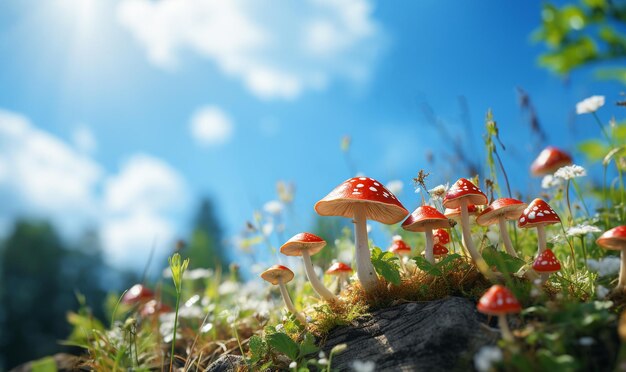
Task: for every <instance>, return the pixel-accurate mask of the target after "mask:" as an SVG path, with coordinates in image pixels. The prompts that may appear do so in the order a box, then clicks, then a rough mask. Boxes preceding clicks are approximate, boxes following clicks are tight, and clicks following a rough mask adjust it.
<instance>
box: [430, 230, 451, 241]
mask: <svg viewBox="0 0 626 372" xmlns="http://www.w3.org/2000/svg"><path fill="white" fill-rule="evenodd" d="M433 243H435V244H443V245H446V244H448V243H450V234H448V232H447V231H446V229H435V230H433Z"/></svg>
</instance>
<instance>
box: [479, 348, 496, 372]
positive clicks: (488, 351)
mask: <svg viewBox="0 0 626 372" xmlns="http://www.w3.org/2000/svg"><path fill="white" fill-rule="evenodd" d="M501 360H502V350H500V348H498V347H496V346H483V347H481V348H480V350H478V352H477V353H476V355H474V367H476V369H477V370H478V371H480V372H487V371H489V370H490V369H491V365H492V364H494V363H496V362H499V361H501Z"/></svg>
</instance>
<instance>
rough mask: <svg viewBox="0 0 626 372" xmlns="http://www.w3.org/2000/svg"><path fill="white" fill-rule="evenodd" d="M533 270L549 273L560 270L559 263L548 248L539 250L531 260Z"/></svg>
mask: <svg viewBox="0 0 626 372" xmlns="http://www.w3.org/2000/svg"><path fill="white" fill-rule="evenodd" d="M533 270H535V271H536V272H538V273H543V274H551V273H555V272H557V271H559V270H561V263H560V262H559V259H558V258H556V256H555V255H554V252H552V250H551V249H550V248H548V249H546V250H545V251H543V252H541V254H540V255H539V256H537V258H536V259H535V262H533Z"/></svg>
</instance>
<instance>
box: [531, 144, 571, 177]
mask: <svg viewBox="0 0 626 372" xmlns="http://www.w3.org/2000/svg"><path fill="white" fill-rule="evenodd" d="M570 164H572V157H571V156H570V155H569V154H568V153H566V152H565V151H563V150H560V149H558V148H556V147H554V146H548V147H546V148H545V149H543V151H541V153H539V156H537V159H535V161H533V163H532V165H531V166H530V173H531V174H532V175H533V176H542V175H544V174H550V173H554V172H555V171H556V170H557V169H559V168H561V167H564V166H566V165H570Z"/></svg>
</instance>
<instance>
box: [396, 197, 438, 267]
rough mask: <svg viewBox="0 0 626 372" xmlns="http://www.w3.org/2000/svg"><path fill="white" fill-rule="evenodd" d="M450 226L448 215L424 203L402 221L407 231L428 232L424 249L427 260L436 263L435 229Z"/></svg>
mask: <svg viewBox="0 0 626 372" xmlns="http://www.w3.org/2000/svg"><path fill="white" fill-rule="evenodd" d="M448 226H450V223H449V222H448V219H447V218H446V216H444V215H443V214H441V212H439V211H438V210H437V209H435V208H433V207H431V206H429V205H422V206H421V207H418V208H417V209H416V210H414V211H413V213H411V215H410V216H409V218H407V219H406V220H405V221H404V222H402V228H403V229H405V230H407V231H413V232H423V233H425V234H426V248H425V249H424V252H425V258H426V261H428V262H430V263H435V257H434V256H433V229H442V228H445V227H448Z"/></svg>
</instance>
